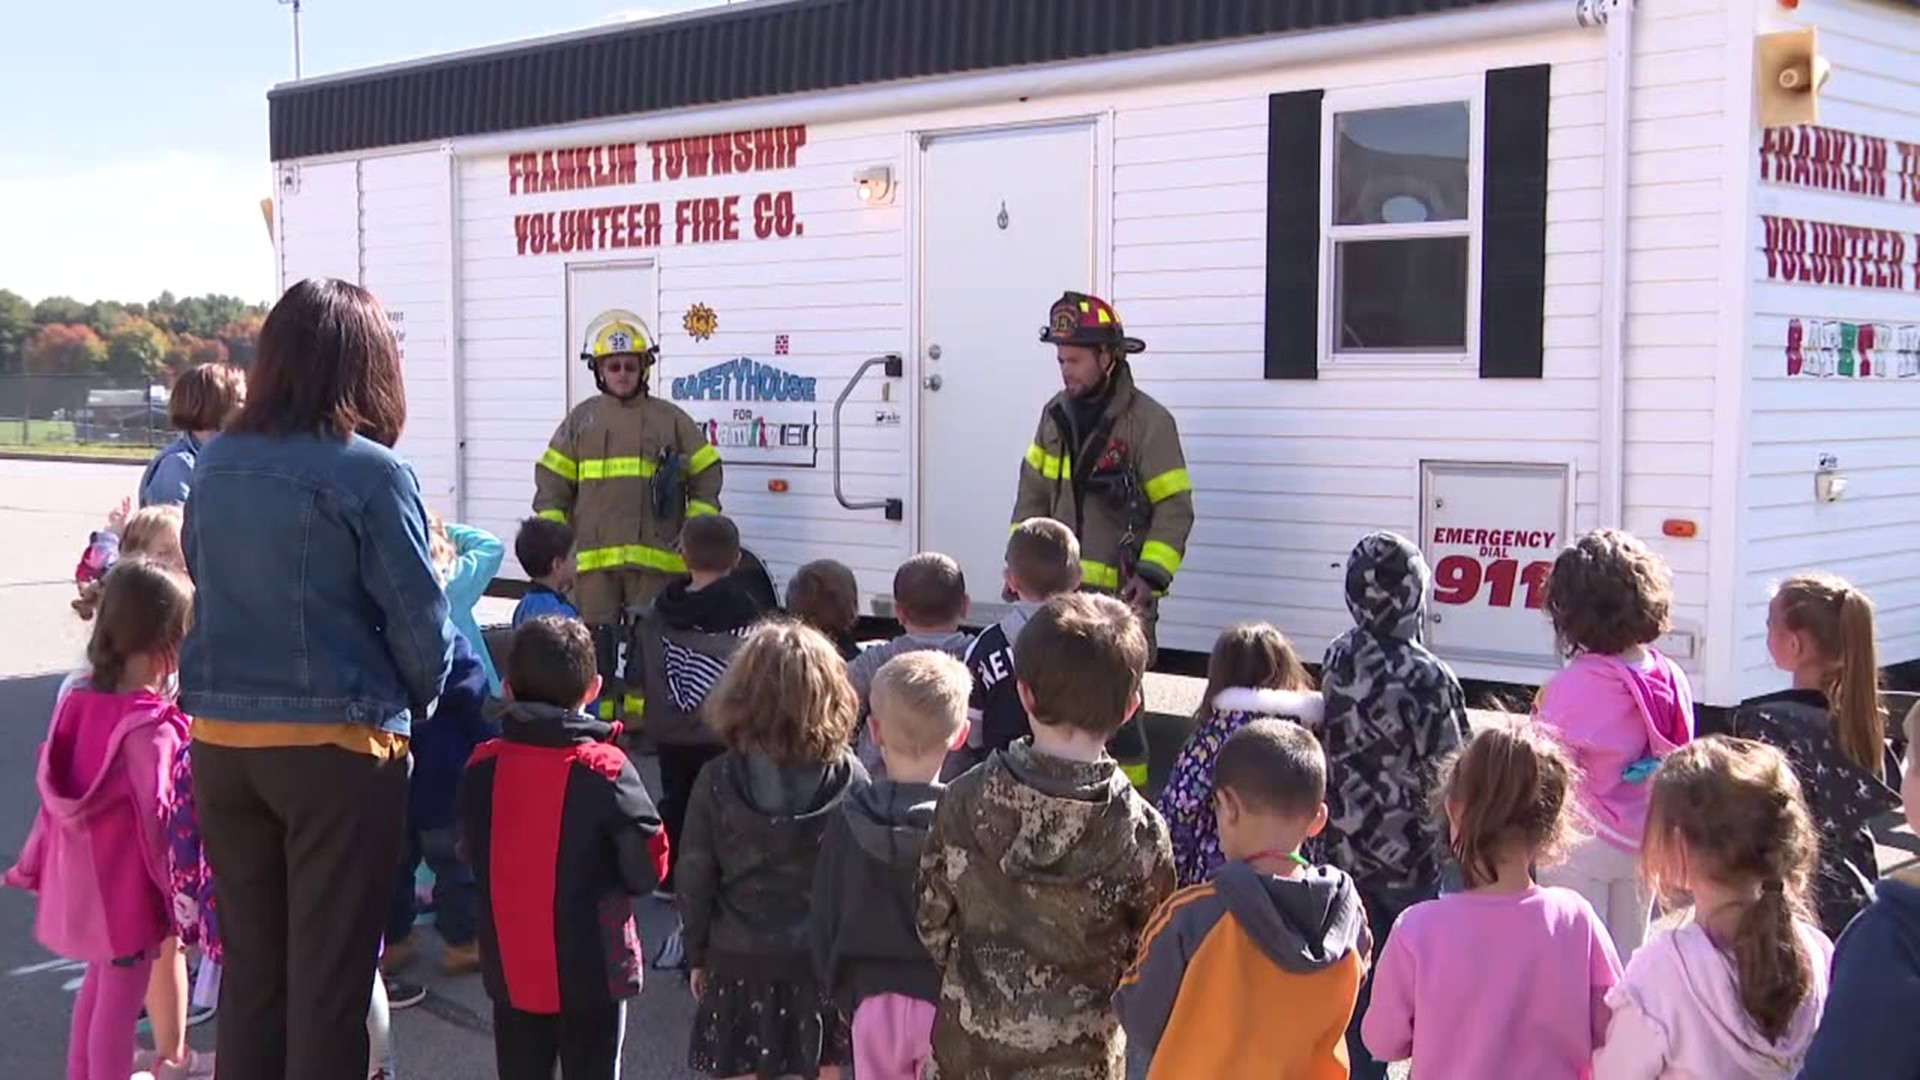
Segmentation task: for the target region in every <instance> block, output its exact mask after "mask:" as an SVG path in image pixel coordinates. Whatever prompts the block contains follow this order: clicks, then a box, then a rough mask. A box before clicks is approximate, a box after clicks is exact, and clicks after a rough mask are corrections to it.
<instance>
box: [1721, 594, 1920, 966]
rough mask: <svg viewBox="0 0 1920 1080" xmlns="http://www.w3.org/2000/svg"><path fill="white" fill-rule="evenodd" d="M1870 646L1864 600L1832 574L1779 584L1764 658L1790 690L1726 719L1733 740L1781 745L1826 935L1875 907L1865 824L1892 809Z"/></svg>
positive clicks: (1895, 802) (1869, 604) (1868, 605)
mask: <svg viewBox="0 0 1920 1080" xmlns="http://www.w3.org/2000/svg"><path fill="white" fill-rule="evenodd" d="M1873 639H1874V629H1873V601H1871V600H1869V599H1867V594H1866V593H1864V592H1861V591H1860V590H1859V589H1857V588H1855V587H1853V586H1852V585H1850V584H1848V583H1847V582H1846V581H1845V580H1843V579H1841V578H1837V577H1834V576H1833V575H1832V574H1803V575H1801V576H1799V577H1794V578H1789V579H1787V580H1786V581H1784V582H1782V583H1781V584H1780V587H1779V589H1777V590H1776V591H1775V592H1774V596H1773V602H1772V603H1771V604H1770V605H1769V606H1768V608H1767V652H1768V654H1769V655H1770V656H1771V657H1772V658H1773V662H1774V665H1775V666H1776V667H1778V668H1780V670H1782V671H1785V672H1787V673H1788V674H1790V675H1792V676H1793V688H1792V689H1790V690H1785V691H1782V692H1780V693H1778V694H1769V695H1767V696H1766V697H1763V698H1759V699H1757V700H1754V701H1750V702H1747V703H1746V704H1744V705H1742V706H1741V707H1740V708H1739V709H1738V710H1736V711H1735V712H1734V714H1733V733H1734V734H1735V735H1739V736H1741V737H1743V738H1748V739H1758V740H1759V741H1761V742H1764V743H1767V744H1769V745H1772V746H1776V747H1779V748H1780V750H1781V751H1783V752H1784V753H1785V754H1786V755H1787V760H1788V761H1789V762H1792V764H1793V772H1794V775H1795V776H1797V777H1799V779H1800V788H1801V790H1802V791H1803V792H1804V793H1805V794H1806V799H1807V809H1808V811H1809V812H1810V813H1811V814H1812V815H1813V826H1814V829H1815V831H1816V832H1817V833H1818V834H1819V836H1820V865H1819V870H1818V872H1817V873H1816V874H1815V875H1814V879H1813V902H1814V908H1815V910H1816V911H1817V912H1818V913H1819V917H1820V927H1821V929H1823V930H1825V931H1826V932H1827V935H1828V936H1829V937H1839V936H1840V932H1841V931H1843V930H1845V929H1846V928H1847V923H1849V922H1851V921H1852V920H1853V917H1854V916H1855V915H1858V914H1859V913H1860V911H1861V909H1863V908H1865V907H1866V906H1867V903H1868V901H1870V900H1872V899H1873V883H1874V881H1876V880H1877V879H1878V878H1879V877H1880V864H1879V860H1878V858H1876V856H1875V854H1874V845H1873V834H1872V833H1870V832H1869V831H1868V830H1867V823H1868V822H1870V821H1872V820H1873V819H1874V818H1876V817H1878V816H1880V815H1881V814H1886V813H1891V812H1893V811H1894V810H1897V809H1899V807H1900V796H1899V794H1898V793H1896V792H1895V791H1894V790H1893V788H1892V787H1890V786H1889V784H1888V777H1889V776H1892V775H1896V774H1897V773H1898V772H1899V769H1898V767H1897V766H1894V767H1892V768H1889V766H1888V764H1887V761H1886V759H1887V757H1888V752H1887V746H1886V730H1887V729H1886V714H1885V713H1884V712H1882V711H1881V708H1880V660H1879V656H1878V654H1877V652H1876V650H1875V648H1874V643H1873Z"/></svg>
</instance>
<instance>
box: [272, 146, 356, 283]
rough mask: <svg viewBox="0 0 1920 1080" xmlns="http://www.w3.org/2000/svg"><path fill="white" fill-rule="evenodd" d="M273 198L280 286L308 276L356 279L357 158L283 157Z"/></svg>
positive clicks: (345, 279)
mask: <svg viewBox="0 0 1920 1080" xmlns="http://www.w3.org/2000/svg"><path fill="white" fill-rule="evenodd" d="M278 172H279V176H280V181H279V189H280V194H279V197H278V198H277V199H275V200H274V206H275V208H276V210H277V212H278V214H279V219H280V220H279V227H278V228H277V229H276V230H275V231H274V241H275V243H274V250H275V253H276V255H277V257H278V259H279V270H280V287H281V288H282V289H285V288H286V287H287V286H289V285H291V284H293V283H294V282H296V281H301V280H303V279H305V278H310V277H335V278H339V279H341V280H342V281H353V282H357V281H359V280H360V163H359V162H357V161H330V162H289V163H286V164H283V165H281V166H280V168H279V170H278Z"/></svg>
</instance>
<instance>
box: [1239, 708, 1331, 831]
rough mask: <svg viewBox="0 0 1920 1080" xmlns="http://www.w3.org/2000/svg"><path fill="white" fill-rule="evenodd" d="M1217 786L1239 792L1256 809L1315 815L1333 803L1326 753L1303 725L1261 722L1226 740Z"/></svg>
mask: <svg viewBox="0 0 1920 1080" xmlns="http://www.w3.org/2000/svg"><path fill="white" fill-rule="evenodd" d="M1213 789H1214V790H1215V791H1231V792H1233V793H1234V795H1235V796H1236V797H1237V798H1239V800H1240V801H1241V802H1242V803H1245V804H1246V805H1247V806H1248V807H1249V808H1250V809H1253V810H1256V811H1262V812H1265V813H1269V814H1285V815H1287V816H1288V817H1303V816H1311V815H1312V814H1313V813H1314V812H1315V811H1317V810H1318V809H1319V808H1320V804H1321V803H1323V802H1326V801H1327V755H1326V751H1324V750H1322V749H1320V740H1318V739H1316V738H1314V737H1313V733H1312V732H1310V731H1308V730H1307V729H1306V728H1303V727H1301V726H1300V725H1299V724H1296V723H1293V722H1292V721H1289V720H1255V721H1253V722H1252V723H1249V724H1247V725H1246V726H1244V727H1242V728H1241V729H1240V730H1238V731H1236V732H1234V733H1233V734H1231V735H1229V736H1227V741H1226V742H1224V743H1221V744H1220V752H1219V754H1217V755H1216V756H1215V757H1214V759H1213Z"/></svg>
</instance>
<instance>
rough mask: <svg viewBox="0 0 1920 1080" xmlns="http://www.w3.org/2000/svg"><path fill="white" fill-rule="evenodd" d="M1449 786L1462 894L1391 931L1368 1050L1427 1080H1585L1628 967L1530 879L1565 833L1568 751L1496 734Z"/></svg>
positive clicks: (1424, 906) (1580, 915)
mask: <svg viewBox="0 0 1920 1080" xmlns="http://www.w3.org/2000/svg"><path fill="white" fill-rule="evenodd" d="M1443 782H1444V784H1445V786H1444V788H1443V789H1442V790H1443V791H1444V792H1445V798H1444V803H1445V806H1446V813H1447V824H1448V829H1447V832H1448V839H1449V841H1450V842H1451V844H1452V846H1453V854H1454V857H1455V858H1457V859H1458V860H1459V861H1460V870H1461V874H1462V876H1463V877H1464V878H1465V880H1466V885H1467V888H1466V891H1465V892H1458V893H1449V894H1446V895H1444V896H1441V897H1440V898H1439V899H1438V900H1428V901H1426V902H1424V903H1419V904H1415V905H1414V906H1412V907H1410V908H1408V909H1407V910H1406V911H1405V913H1403V914H1402V915H1401V916H1400V919H1399V921H1398V922H1396V923H1394V925H1393V933H1392V935H1391V936H1389V937H1388V938H1387V944H1386V948H1385V949H1383V950H1381V954H1380V963H1379V966H1377V967H1376V968H1375V969H1374V972H1373V1000H1372V1001H1371V1002H1369V1003H1368V1006H1367V1013H1366V1016H1365V1017H1363V1018H1362V1019H1361V1021H1360V1034H1361V1037H1362V1038H1364V1039H1365V1040H1366V1045H1367V1050H1368V1052H1370V1053H1371V1054H1372V1055H1373V1056H1374V1057H1375V1058H1378V1059H1379V1060H1381V1061H1402V1060H1405V1059H1406V1058H1408V1057H1411V1058H1412V1059H1413V1060H1414V1062H1415V1063H1416V1069H1415V1073H1414V1074H1415V1075H1416V1076H1418V1077H1419V1078H1420V1080H1487V1078H1489V1077H1525V1078H1526V1080H1582V1078H1584V1077H1586V1075H1587V1073H1588V1069H1589V1065H1590V1062H1591V1061H1592V1058H1593V1051H1594V1048H1595V1047H1597V1046H1598V1045H1599V1044H1600V1039H1601V1036H1602V1035H1603V1034H1604V1033H1605V1032H1606V1030H1607V1015H1608V1014H1607V1006H1606V995H1607V991H1609V990H1611V989H1612V988H1613V985H1614V983H1616V982H1617V981H1619V978H1620V961H1619V959H1618V958H1616V957H1615V956H1614V952H1613V944H1612V943H1611V942H1610V941H1608V940H1607V932H1606V928H1605V927H1603V926H1602V925H1600V920H1599V919H1598V918H1596V917H1595V916H1594V913H1593V909H1592V908H1591V907H1589V906H1588V905H1587V902H1586V901H1585V900H1583V899H1581V898H1580V894H1579V893H1576V892H1573V891H1572V890H1570V889H1556V888H1551V887H1542V886H1540V885H1537V884H1535V883H1534V881H1533V878H1532V875H1531V873H1530V868H1531V867H1532V866H1533V865H1535V864H1536V863H1541V864H1544V863H1549V862H1551V861H1553V860H1554V859H1555V858H1557V857H1558V856H1559V854H1560V852H1561V850H1562V849H1563V848H1564V847H1565V845H1566V838H1567V836H1568V834H1569V832H1570V831H1571V825H1572V821H1571V818H1572V814H1571V806H1570V805H1569V804H1570V803H1571V801H1572V797H1573V791H1572V788H1573V767H1572V764H1571V763H1570V762H1569V761H1568V760H1567V755H1566V751H1565V750H1563V749H1561V747H1560V746H1559V745H1558V744H1557V743H1556V742H1555V741H1554V740H1552V739H1550V738H1547V737H1546V736H1545V735H1543V734H1541V733H1540V732H1539V731H1538V730H1536V729H1535V728H1533V727H1531V726H1522V727H1518V728H1504V727H1496V728H1489V729H1487V730H1485V731H1482V732H1481V733H1480V734H1479V735H1476V736H1475V737H1474V739H1473V741H1472V742H1470V743H1468V744H1467V748H1466V750H1464V751H1462V752H1461V753H1460V755H1459V756H1458V758H1457V759H1456V760H1455V762H1454V763H1453V765H1452V767H1451V769H1450V770H1449V774H1448V775H1447V776H1446V777H1445V779H1444V781H1443Z"/></svg>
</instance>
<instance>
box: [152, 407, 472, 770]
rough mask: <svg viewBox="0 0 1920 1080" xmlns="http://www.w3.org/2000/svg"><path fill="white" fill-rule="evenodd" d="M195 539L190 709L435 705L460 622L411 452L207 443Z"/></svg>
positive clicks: (187, 656)
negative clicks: (437, 563) (451, 613)
mask: <svg viewBox="0 0 1920 1080" xmlns="http://www.w3.org/2000/svg"><path fill="white" fill-rule="evenodd" d="M182 539H183V546H184V548H185V550H186V556H187V566H188V569H189V570H190V571H191V572H192V574H193V579H194V585H195V588H196V593H195V597H194V619H193V629H192V630H191V631H190V632H189V633H188V634H187V640H186V643H185V645H184V646H182V648H181V654H180V686H181V693H180V705H181V707H182V708H183V709H185V710H186V711H187V712H189V713H191V714H192V715H194V716H206V717H212V718H215V719H219V720H229V721H242V722H244V721H256V722H281V723H285V722H296V723H339V722H341V721H347V722H351V723H356V724H365V725H367V726H369V727H374V728H379V729H382V730H385V731H391V732H396V733H398V734H402V735H405V734H407V733H408V731H409V722H410V720H411V718H412V717H415V716H418V717H425V716H426V715H427V707H428V705H430V704H431V703H432V701H433V700H434V699H435V698H436V697H438V696H439V694H440V687H441V683H442V682H444V681H445V679H446V677H447V667H448V664H449V657H450V655H451V652H452V648H453V634H454V633H455V631H454V629H453V626H452V624H451V623H449V622H448V620H447V597H446V594H445V593H444V592H443V591H442V590H441V586H440V578H439V576H438V574H436V573H435V572H434V567H433V562H432V559H431V558H430V556H429V555H428V549H427V514H426V508H425V506H424V505H422V503H421V501H420V484H419V481H418V480H417V479H415V477H414V474H413V469H412V468H411V467H410V466H409V465H407V463H406V462H405V461H403V460H401V459H400V457H399V455H397V454H395V453H394V452H393V451H391V450H389V449H387V448H386V447H383V446H381V445H379V444H378V443H375V442H373V441H371V440H368V439H364V438H360V437H359V436H355V437H354V438H352V439H350V440H345V441H343V440H340V439H336V438H331V437H326V436H322V435H318V434H315V435H294V436H288V437H285V438H275V437H270V436H265V435H236V434H230V435H223V436H221V437H220V438H218V439H214V440H212V441H211V442H209V443H208V444H207V446H206V447H205V449H203V450H202V451H201V452H200V460H199V462H198V463H197V464H196V467H195V469H194V475H193V499H192V501H191V502H190V503H189V504H188V506H187V515H186V529H185V532H184V535H183V537H182Z"/></svg>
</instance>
